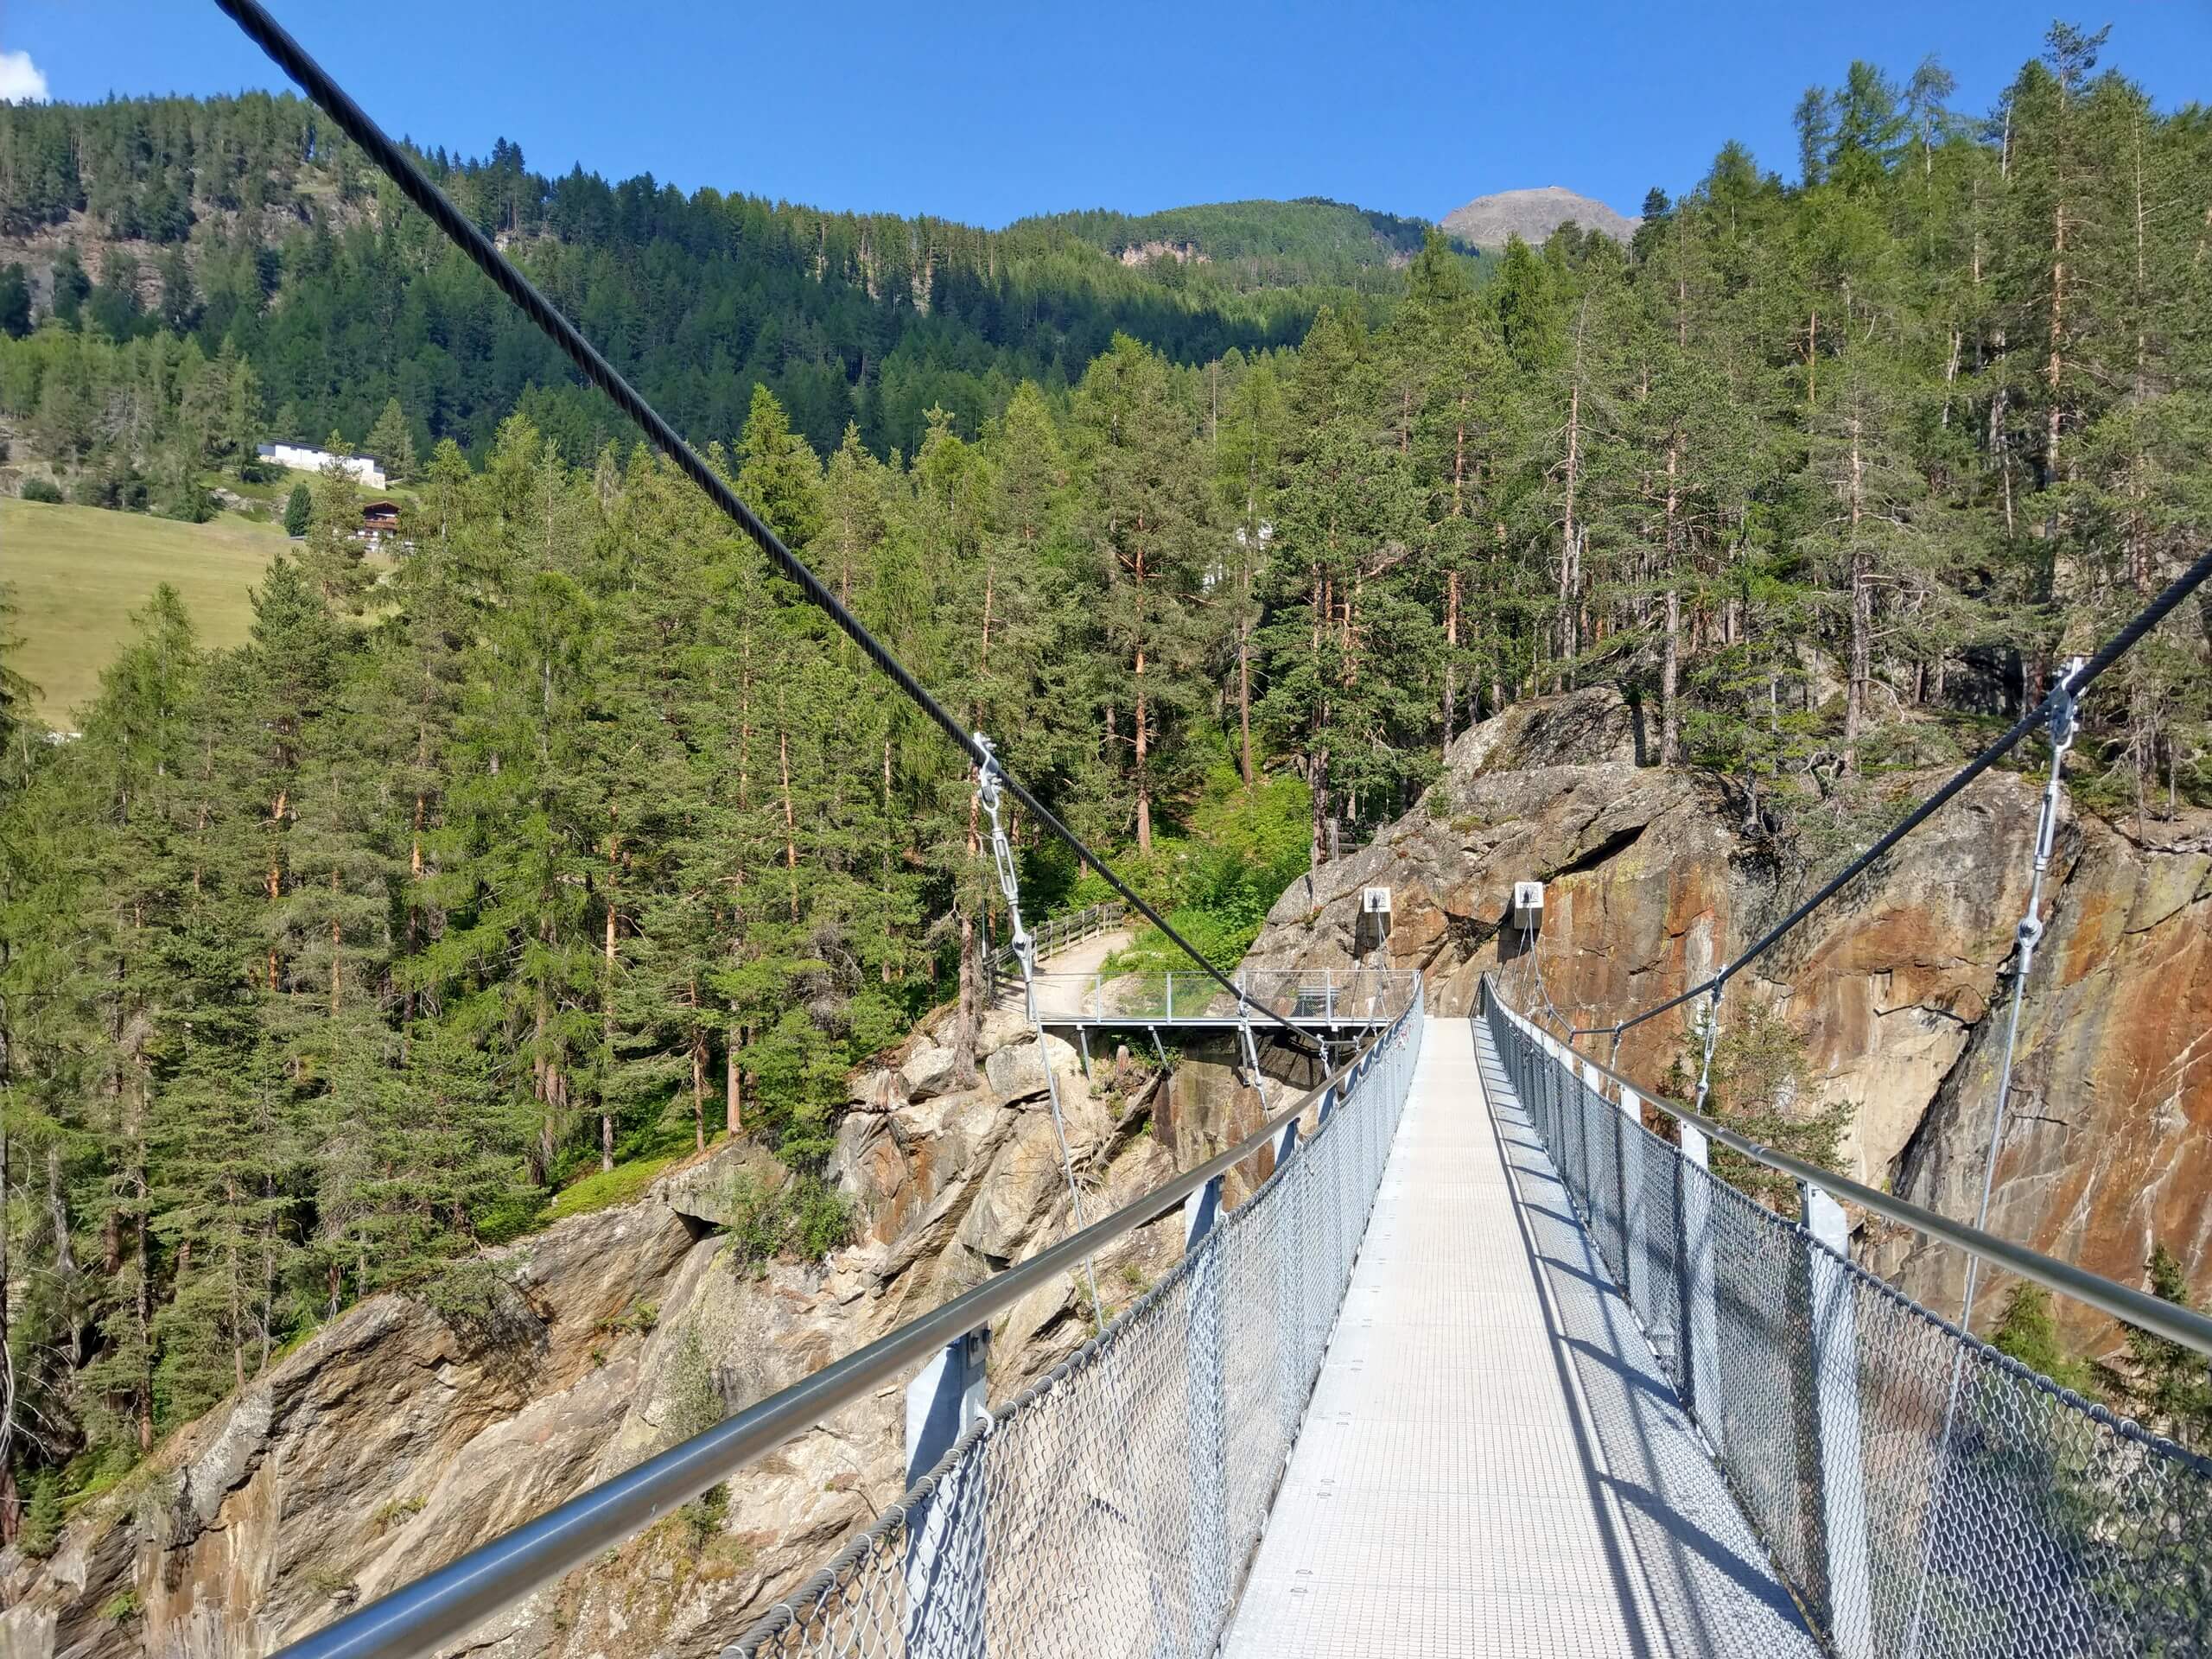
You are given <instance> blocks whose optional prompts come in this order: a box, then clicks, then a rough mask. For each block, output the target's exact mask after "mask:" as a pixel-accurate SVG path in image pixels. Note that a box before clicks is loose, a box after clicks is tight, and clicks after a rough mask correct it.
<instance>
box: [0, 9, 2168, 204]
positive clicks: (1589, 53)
mask: <svg viewBox="0 0 2212 1659" xmlns="http://www.w3.org/2000/svg"><path fill="white" fill-rule="evenodd" d="M274 9H275V10H276V12H277V16H278V17H279V18H280V20H281V21H283V22H284V23H285V25H286V26H287V27H288V28H289V29H292V31H293V32H294V33H295V34H296V35H298V36H299V38H300V39H301V40H302V41H303V42H304V43H305V44H306V45H307V46H308V48H309V49H310V50H311V51H313V52H315V54H318V55H319V56H321V58H322V59H323V60H324V61H325V63H326V64H327V65H328V66H330V67H332V68H333V69H334V72H335V73H337V74H338V77H339V79H340V81H341V82H343V83H345V84H346V86H348V87H349V88H350V89H351V90H352V91H353V93H354V95H355V97H356V98H358V99H359V100H360V101H361V103H362V104H363V105H365V107H366V108H367V109H368V110H369V111H371V113H372V114H373V115H374V116H376V118H378V120H379V121H381V122H382V123H383V124H385V126H386V127H387V128H388V129H391V130H397V131H403V132H405V133H407V134H409V135H410V136H411V137H414V138H415V139H416V141H417V142H420V143H425V144H433V143H443V144H445V145H446V146H447V147H448V149H455V150H458V151H461V152H465V153H468V154H481V153H483V152H485V151H486V150H488V149H490V148H491V145H492V141H493V138H495V137H510V138H513V139H516V140H518V142H519V143H521V144H522V146H523V149H524V156H525V158H526V159H527V161H528V162H529V163H530V164H531V166H532V167H534V168H539V169H541V170H547V171H563V170H566V168H567V167H568V165H569V162H572V161H577V160H581V161H582V162H583V163H584V164H585V166H586V167H587V168H593V169H595V170H597V171H599V172H601V173H604V174H607V175H608V176H610V177H622V176H626V175H631V174H633V173H639V172H650V173H652V174H653V175H656V176H658V177H659V178H661V179H664V180H668V181H674V182H676V183H677V184H680V185H683V186H684V187H685V188H690V187H693V186H696V185H702V184H711V185H715V186H716V187H718V188H722V189H728V190H744V191H749V192H753V193H756V194H765V195H770V196H783V197H786V198H789V199H791V200H798V201H806V202H810V203H815V204H817V205H820V206H823V207H849V208H861V209H878V210H888V211H893V212H901V213H918V212H929V213H941V214H944V215H946V216H949V217H951V218H956V219H966V220H969V221H972V222H977V223H982V224H985V225H994V226H995V225H1001V224H1004V223H1005V222H1006V221H1007V220H1008V219H1014V218H1019V217H1020V216H1021V215H1022V214H1025V213H1039V212H1049V211H1052V210H1055V209H1058V208H1066V207H1121V208H1126V209H1129V210H1131V211H1138V212H1141V211H1147V210H1150V209H1153V208H1158V207H1174V206H1179V205H1181V204H1183V203H1186V202H1193V201H1216V200H1230V199H1235V198H1239V197H1247V196H1292V195H1309V194H1318V195H1328V196H1335V197H1338V198H1339V199H1341V200H1348V201H1356V202H1358V203H1360V204H1361V205H1362V206H1364V207H1378V208H1385V209H1389V210H1390V211H1393V212H1396V213H1414V214H1419V215H1421V216H1423V217H1428V218H1435V217H1440V216H1441V215H1442V214H1444V213H1447V212H1449V211H1450V210H1451V209H1452V208H1453V207H1457V206H1459V204H1460V203H1461V202H1462V201H1464V200H1466V199H1467V198H1469V197H1471V196H1474V195H1478V194H1484V193H1485V192H1489V191H1492V190H1501V189H1508V188H1516V187H1521V186H1531V185H1542V184H1562V185H1566V186H1567V187H1568V188H1571V189H1575V190H1580V191H1582V192H1584V193H1585V194H1590V195H1594V196H1597V197H1599V198H1601V199H1602V200H1607V201H1610V202H1611V203H1612V204H1613V205H1614V206H1615V207H1618V208H1620V209H1622V210H1623V211H1624V212H1628V213H1634V212H1635V211H1636V210H1637V206H1638V204H1639V203H1640V202H1641V201H1642V200H1643V193H1644V190H1645V188H1646V187H1647V186H1649V185H1651V184H1655V183H1656V184H1661V185H1663V186H1665V187H1666V188H1669V189H1670V190H1673V189H1678V188H1682V187H1684V186H1687V185H1689V184H1692V183H1694V182H1695V181H1696V180H1697V179H1698V178H1699V177H1700V175H1702V173H1703V172H1704V170H1705V167H1706V164H1707V162H1709V161H1710V159H1711V158H1712V156H1713V151H1714V150H1715V149H1718V148H1719V145H1720V144H1721V143H1722V142H1723V141H1725V140H1726V139H1729V138H1732V137H1733V138H1740V139H1742V140H1744V141H1745V143H1748V144H1750V145H1751V148H1752V150H1753V152H1754V153H1755V154H1756V155H1757V156H1758V158H1759V160H1760V162H1761V163H1762V164H1763V165H1764V166H1767V167H1770V168H1779V169H1783V170H1784V171H1794V168H1795V141H1794V138H1793V137H1792V133H1791V129H1790V125H1789V115H1790V111H1791V108H1792V107H1793V105H1795V104H1796V99H1797V96H1798V94H1799V93H1800V92H1802V90H1803V89H1804V88H1805V86H1808V84H1810V83H1812V82H1815V81H1819V82H1821V83H1822V84H1824V85H1832V84H1834V83H1835V82H1837V81H1839V80H1840V79H1841V78H1842V75H1843V71H1844V67H1845V66H1846V64H1847V63H1848V62H1849V61H1850V60H1851V59H1852V58H1853V57H1866V58H1870V59H1872V60H1874V61H1876V62H1878V63H1880V64H1882V65H1883V66H1884V67H1887V68H1889V69H1891V71H1892V72H1893V73H1896V74H1897V75H1898V76H1899V77H1900V78H1902V77H1903V76H1904V75H1905V74H1907V73H1910V71H1911V69H1912V67H1913V66H1914V65H1915V64H1916V63H1917V62H1918V61H1919V60H1920V59H1921V58H1922V57H1923V55H1924V54H1928V53H1930V52H1934V53H1936V54H1938V55H1940V56H1941V57H1942V60H1943V61H1944V62H1945V63H1946V64H1947V65H1948V67H1950V69H1951V71H1952V73H1955V75H1956V76H1957V77H1958V79H1959V93H1958V98H1957V100H1956V101H1957V103H1958V104H1959V105H1960V106H1961V108H1964V109H1967V110H1973V111H1980V110H1985V109H1986V108H1987V107H1988V106H1989V105H1990V104H1991V102H1992V101H1993V99H1994V97H1995V95H1996V93H1997V92H1998V91H1999V88H2001V87H2002V86H2004V84H2005V81H2006V80H2007V79H2009V78H2010V76H2011V74H2012V72H2013V71H2014V70H2016V69H2017V68H2018V65H2019V64H2020V63H2021V61H2022V60H2024V59H2026V58H2028V57H2030V56H2031V55H2033V54H2034V53H2035V52H2036V51H2037V48H2038V45H2039V41H2040V38H2041V35H2042V33H2043V30H2044V28H2045V27H2046V25H2047V22H2048V19H2049V14H2048V13H2047V12H2046V11H2045V10H2043V9H2042V8H2041V7H2037V6H2029V5H2021V4H2018V3H2001V0H1917V3H1891V0H1866V3H1863V4H1860V5H1858V6H1853V7H1826V8H1821V9H1820V10H1819V11H1818V12H1817V13H1815V12H1813V11H1811V10H1809V9H1802V8H1796V7H1783V6H1777V5H1775V4H1772V3H1767V4H1764V5H1755V4H1739V3H1733V0H1729V3H1713V4H1703V5H1697V6H1668V5H1654V4H1649V3H1598V0H1582V3H1569V0H1554V3H1549V4H1543V3H1537V4H1530V3H1525V0H1522V3H1513V4H1497V3H1491V4H1473V3H1466V4H1460V5H1440V4H1439V5H1411V4H1395V3H1379V0H1378V3H1367V4H1350V5H1334V6H1330V5H1308V4H1300V5H1273V6H1270V5H1262V4H1256V3H1234V4H1227V3H1224V4H1215V5H1207V4H1204V3H1190V0H1185V3H1181V4H1175V5H1160V4H1154V3H1151V0H1128V3H1114V4H1104V5H1102V4H1097V3H1090V4H1086V5H1082V6H1065V7H1046V6H1036V5H1032V6H1020V5H1012V4H1003V3H998V0H972V3H951V4H938V5H931V6H917V5H914V4H912V3H903V4H896V5H881V6H878V5H874V4H868V5H855V4H844V5H825V4H820V3H816V4H811V5H807V4H800V5H793V4H790V3H784V4H779V5H776V6H761V5H754V4H746V3H714V0H698V3H694V4H684V5H676V4H669V3H664V0H632V3H630V4H628V5H622V6H609V5H607V4H605V3H604V0H599V3H581V0H540V3H534V4H519V3H503V4H493V5H470V4H467V3H455V0H442V3H438V4H430V3H423V0H380V3H378V4H375V5H366V4H353V3H338V4H333V3H330V0H277V3H276V5H275V8H274ZM1792 12H1796V13H1797V14H1798V15H1796V16H1791V15H1790V13H1792ZM1682 14H1690V15H1689V16H1688V17H1687V18H1686V17H1685V16H1683V15H1682ZM2072 16H2073V21H2075V22H2083V23H2086V24H2088V25H2090V26H2092V27H2094V26H2095V25H2096V24H2099V23H2102V22H2107V21H2109V22H2111V23H2112V24H2113V32H2112V41H2111V45H2110V46H2109V48H2107V54H2106V61H2107V63H2111V64H2114V65H2117V66H2118V67H2120V68H2121V69H2123V70H2125V71H2126V73H2129V74H2131V75H2132V76H2133V77H2134V78H2135V79H2137V80H2139V81H2140V82H2141V83H2142V84H2143V85H2144V86H2146V87H2147V88H2148V89H2149V91H2150V92H2151V94H2152V97H2153V98H2154V99H2157V101H2158V103H2159V104H2160V105H2162V106H2164V107H2172V106H2174V105H2177V104H2180V103H2183V102H2186V101H2190V100H2192V99H2212V3H2208V0H2101V3H2100V5H2099V7H2098V9H2096V10H2091V11H2087V12H2084V11H2080V10H2076V11H2075V12H2074V13H2073V14H2072ZM610 17H611V18H613V19H616V20H618V21H616V22H613V24H612V26H610V23H609V21H608V20H609V19H610ZM16 54H27V56H28V60H29V62H28V65H26V64H24V63H23V62H22V60H21V59H19V58H18V57H17V56H16ZM33 74H35V75H36V76H37V77H40V78H42V79H43V81H44V83H45V86H46V88H47V91H48V94H49V95H50V96H52V97H54V98H57V99H71V100H81V99H98V98H101V97H104V96H105V95H106V94H107V93H108V92H171V91H175V92H203V93H204V92H228V91H234V90H236V89H238V88H240V87H244V86H274V85H275V84H276V80H277V77H276V71H275V69H274V67H273V66H271V65H270V63H269V62H268V61H267V60H265V59H264V58H263V57H262V56H261V54H259V53H258V52H257V50H255V49H254V48H252V47H251V46H250V45H249V44H248V43H247V42H246V41H245V38H244V37H243V36H242V35H239V34H238V31H237V29H236V28H235V27H234V26H233V25H232V23H231V22H229V21H228V20H227V19H226V18H225V17H224V16H222V15H221V14H220V13H219V12H218V11H216V10H215V9H214V8H213V6H212V5H209V4H206V3H185V0H155V3H125V0H0V95H4V89H5V88H7V87H8V86H10V85H14V86H23V85H27V84H35V83H33V82H30V81H29V76H31V75H33Z"/></svg>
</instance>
